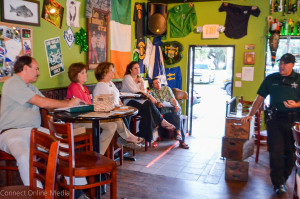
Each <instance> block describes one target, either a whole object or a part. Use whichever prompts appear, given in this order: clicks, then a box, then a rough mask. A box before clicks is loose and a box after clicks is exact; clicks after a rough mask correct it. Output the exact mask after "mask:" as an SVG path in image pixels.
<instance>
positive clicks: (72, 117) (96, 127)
mask: <svg viewBox="0 0 300 199" xmlns="http://www.w3.org/2000/svg"><path fill="white" fill-rule="evenodd" d="M118 109H119V108H116V109H115V110H116V111H118ZM128 109H130V110H132V111H130V112H126V113H124V114H114V115H111V116H108V117H103V116H97V115H95V116H93V117H91V116H88V117H87V116H85V115H86V114H89V113H95V112H93V111H92V112H77V113H71V112H66V111H62V112H52V113H50V115H52V116H53V117H54V119H60V120H62V121H65V122H78V121H91V122H92V128H93V150H94V151H95V152H97V153H100V121H113V120H114V119H119V118H124V117H128V116H134V115H136V114H138V109H137V108H134V107H131V106H128ZM120 111H122V109H120ZM95 180H96V181H98V182H99V181H101V176H99V177H98V176H96V178H95ZM96 197H97V198H101V194H100V187H99V188H97V189H96Z"/></svg>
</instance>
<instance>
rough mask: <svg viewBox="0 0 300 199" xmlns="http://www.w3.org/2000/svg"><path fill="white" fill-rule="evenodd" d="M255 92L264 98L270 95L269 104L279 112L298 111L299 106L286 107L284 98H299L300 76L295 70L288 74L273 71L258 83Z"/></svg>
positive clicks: (295, 99)
mask: <svg viewBox="0 0 300 199" xmlns="http://www.w3.org/2000/svg"><path fill="white" fill-rule="evenodd" d="M257 94H258V95H260V96H262V97H264V98H266V97H267V96H268V95H270V106H275V107H276V108H277V109H278V111H279V112H292V111H299V108H294V109H292V108H286V107H285V106H284V104H283V102H284V101H286V100H294V101H295V102H298V101H299V100H300V77H299V74H298V73H296V72H295V71H293V72H292V74H291V75H289V76H281V75H280V73H274V74H271V75H269V76H267V77H266V78H265V79H264V81H263V82H262V84H261V85H260V87H259V89H258V91H257Z"/></svg>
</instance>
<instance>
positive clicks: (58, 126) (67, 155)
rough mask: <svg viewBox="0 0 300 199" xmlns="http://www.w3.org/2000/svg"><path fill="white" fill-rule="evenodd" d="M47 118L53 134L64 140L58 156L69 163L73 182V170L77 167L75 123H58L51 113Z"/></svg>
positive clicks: (69, 173)
mask: <svg viewBox="0 0 300 199" xmlns="http://www.w3.org/2000/svg"><path fill="white" fill-rule="evenodd" d="M47 120H48V124H49V130H50V133H51V135H53V136H54V137H55V138H56V139H58V140H59V141H61V142H62V143H61V144H60V145H59V151H60V152H59V155H58V158H59V160H60V161H64V162H66V163H67V164H68V167H69V170H68V176H69V177H70V182H73V170H74V168H75V151H74V136H73V124H72V123H56V122H54V120H53V117H52V116H50V115H48V116H47Z"/></svg>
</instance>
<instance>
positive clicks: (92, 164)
mask: <svg viewBox="0 0 300 199" xmlns="http://www.w3.org/2000/svg"><path fill="white" fill-rule="evenodd" d="M47 119H48V124H49V129H50V133H51V134H52V135H53V136H54V137H56V138H57V139H58V140H60V142H61V143H62V144H60V147H59V148H60V152H61V153H65V155H59V160H60V161H59V164H58V169H57V173H58V175H59V176H58V178H57V184H58V186H60V187H62V188H64V189H66V190H68V191H69V193H70V194H69V197H70V198H73V196H74V192H73V191H74V190H78V189H90V197H91V198H93V197H94V190H93V188H96V187H99V186H100V185H104V184H110V198H111V199H116V198H117V165H116V162H115V161H113V160H112V159H109V158H107V157H105V156H102V155H100V154H99V153H96V152H94V151H83V152H78V153H75V152H74V136H73V124H72V123H55V122H53V118H52V117H51V116H48V118H47ZM100 174H107V177H108V179H107V180H105V181H101V182H95V176H99V175H100ZM65 176H67V177H69V178H70V180H69V181H70V182H69V184H67V183H66V181H65V180H64V177H65ZM76 177H86V178H87V180H88V184H86V185H75V184H74V179H75V178H76Z"/></svg>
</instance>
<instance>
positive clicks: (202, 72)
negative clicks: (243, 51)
mask: <svg viewBox="0 0 300 199" xmlns="http://www.w3.org/2000/svg"><path fill="white" fill-rule="evenodd" d="M234 51H235V47H234V46H231V45H227V46H220V45H210V46H190V47H189V60H188V66H189V67H188V85H187V86H188V89H187V90H188V104H187V115H188V116H189V119H188V125H187V128H188V132H189V133H190V135H191V134H192V135H193V136H195V137H203V136H204V137H208V138H221V137H222V136H223V135H224V127H225V109H226V101H228V100H230V98H231V96H232V82H233V67H234Z"/></svg>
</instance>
